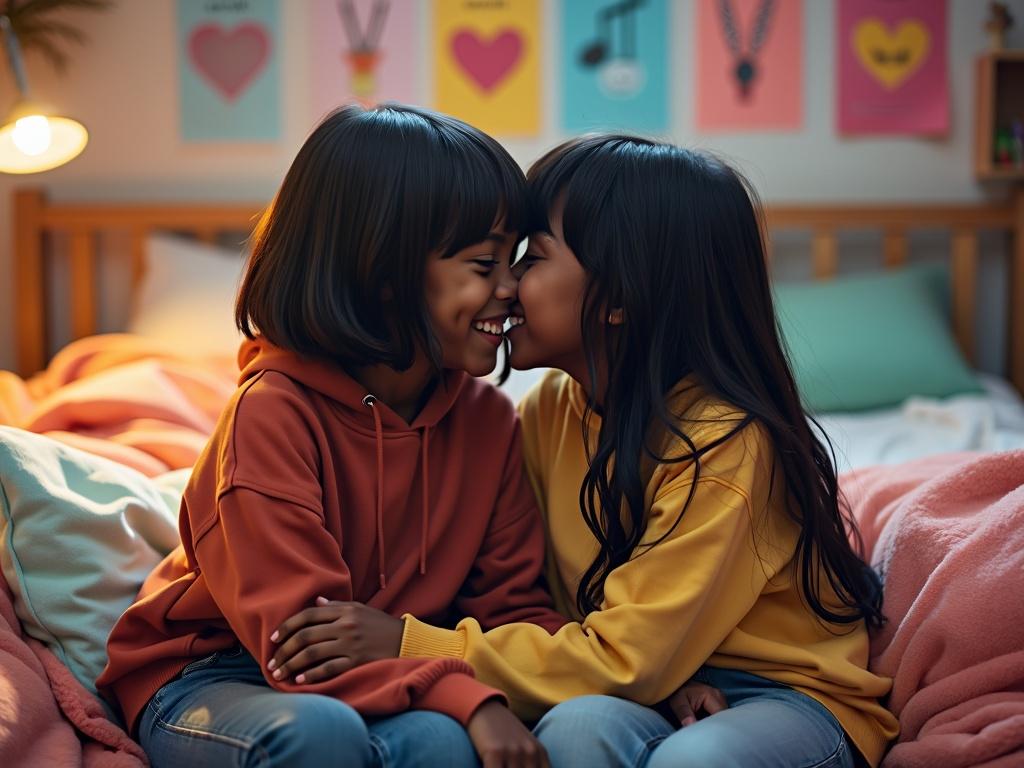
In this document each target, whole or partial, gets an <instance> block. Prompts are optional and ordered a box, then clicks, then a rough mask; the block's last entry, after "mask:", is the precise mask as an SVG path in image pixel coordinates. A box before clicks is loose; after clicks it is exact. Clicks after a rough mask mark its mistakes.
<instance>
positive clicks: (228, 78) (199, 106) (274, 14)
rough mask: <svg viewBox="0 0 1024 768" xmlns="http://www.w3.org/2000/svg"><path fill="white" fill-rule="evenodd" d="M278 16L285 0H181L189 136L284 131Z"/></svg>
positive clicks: (184, 120) (258, 136) (271, 136)
mask: <svg viewBox="0 0 1024 768" xmlns="http://www.w3.org/2000/svg"><path fill="white" fill-rule="evenodd" d="M279 14H280V11H279V8H278V0H178V61H179V70H180V74H179V83H180V96H181V99H180V104H181V135H182V138H183V139H184V140H185V141H188V142H202V141H254V142H270V141H276V140H277V139H278V138H279V137H280V135H281V76H280V64H279V62H280V58H281V53H280V51H279V50H278V48H279V46H280V40H281V36H280V34H279V24H280V21H279Z"/></svg>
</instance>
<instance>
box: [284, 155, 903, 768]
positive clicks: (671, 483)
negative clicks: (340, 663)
mask: <svg viewBox="0 0 1024 768" xmlns="http://www.w3.org/2000/svg"><path fill="white" fill-rule="evenodd" d="M529 180H530V186H531V191H532V197H533V201H534V203H535V209H536V210H535V219H536V220H535V222H534V226H533V232H534V234H533V236H532V237H531V238H530V244H529V248H528V249H527V252H526V255H525V256H524V257H523V259H522V261H521V262H520V264H519V266H518V269H519V275H520V283H519V293H518V304H517V305H516V309H514V310H513V318H512V321H511V329H510V331H509V332H508V339H509V341H510V342H511V346H512V353H511V362H512V365H513V366H514V367H516V368H535V367H541V366H547V367H552V368H556V369H559V370H557V371H555V372H553V373H551V374H549V375H548V376H547V377H546V378H545V379H544V380H543V381H542V382H541V383H540V384H539V385H538V386H537V387H536V388H535V389H534V390H533V391H532V392H531V393H530V394H529V395H527V397H526V398H525V400H524V401H523V403H522V404H521V406H520V413H521V416H522V420H523V435H524V451H525V456H526V465H527V469H528V472H529V474H530V479H531V481H532V483H533V486H534V489H535V490H536V492H537V495H538V498H539V499H540V506H541V509H542V512H543V514H544V517H545V524H546V530H547V534H548V547H549V551H548V568H547V580H548V584H549V586H550V588H551V590H552V592H553V594H554V597H555V602H556V606H557V607H558V608H559V609H560V610H561V611H562V612H563V613H564V614H566V615H567V616H569V617H570V618H571V619H573V621H571V622H570V623H568V624H566V625H565V626H564V627H562V628H561V629H560V630H559V631H558V632H557V633H555V634H553V635H551V634H548V633H547V632H546V631H544V630H543V629H542V628H540V627H537V626H534V625H530V624H508V625H505V626H502V627H498V628H495V629H491V630H489V631H487V632H484V631H482V629H481V628H480V626H479V624H478V623H477V622H476V621H474V620H473V619H468V618H467V619H464V620H463V621H461V622H459V624H458V625H457V626H456V627H455V628H454V629H449V628H443V627H435V626H431V625H428V624H425V623H423V622H420V621H418V620H417V619H416V618H414V617H412V616H406V617H405V619H404V624H399V623H398V622H397V620H388V621H385V620H384V619H383V618H381V617H377V616H373V615H371V614H370V613H369V612H368V609H363V608H358V607H357V608H355V609H351V610H350V609H348V608H346V614H345V615H346V621H347V622H348V626H349V627H350V629H349V630H348V632H347V635H345V636H346V637H347V640H346V641H345V642H342V643H341V644H340V645H337V644H336V645H334V646H332V649H331V653H334V654H340V655H345V656H348V657H349V658H351V659H352V660H353V661H355V662H359V661H361V660H362V659H363V658H366V657H369V656H370V654H371V652H372V649H374V648H375V647H376V648H379V647H381V645H382V644H383V645H384V647H392V646H391V644H397V641H398V637H399V633H400V635H401V638H400V643H401V644H400V649H401V650H400V652H401V655H402V656H409V657H416V656H447V657H454V658H460V659H465V660H466V661H468V662H469V663H470V664H471V665H472V666H473V667H474V669H475V671H476V673H477V676H478V677H479V678H480V679H481V680H482V681H483V682H485V683H487V684H490V685H493V686H495V687H498V688H501V689H502V690H504V691H505V692H507V694H508V696H509V699H510V702H511V705H512V707H513V708H514V709H515V711H517V713H519V714H520V715H521V716H522V717H524V718H526V719H530V720H532V719H536V718H540V722H539V724H538V725H537V729H536V733H537V735H538V737H539V739H540V740H541V742H542V743H543V744H544V746H545V747H546V748H547V751H548V754H549V755H550V758H551V762H552V764H553V765H555V766H556V767H557V766H563V765H564V766H573V765H579V766H599V765H610V766H611V765H630V766H634V765H635V766H646V768H661V767H662V766H665V767H668V766H691V765H692V766H703V767H705V768H706V767H707V766H727V765H728V766H745V767H746V766H780V767H781V766H791V765H799V766H844V767H852V766H855V765H857V764H858V763H862V762H863V763H867V764H869V765H872V766H873V765H877V764H878V762H879V761H880V760H881V757H882V754H883V752H884V750H885V747H886V744H887V742H888V741H889V740H891V739H892V738H893V737H894V736H895V735H896V729H897V724H896V720H895V718H894V717H893V716H892V715H891V714H890V713H889V712H888V711H886V710H885V708H884V707H882V706H881V704H879V702H878V699H879V697H881V696H884V695H885V694H886V693H887V692H888V690H889V684H890V683H889V681H888V680H886V679H883V678H880V677H878V676H876V675H873V674H871V673H870V672H869V671H867V669H866V666H867V661H868V635H867V626H868V625H870V624H878V623H879V622H881V621H882V620H883V616H882V613H881V605H880V597H881V595H880V589H879V586H878V583H877V579H876V578H875V577H874V575H873V574H872V573H871V571H870V570H869V569H868V567H867V566H866V565H865V564H864V563H863V561H862V560H861V559H860V558H859V557H858V556H857V554H856V553H855V552H854V550H853V549H852V548H851V546H850V544H849V542H848V539H847V533H846V527H845V523H846V522H848V521H847V520H846V519H845V518H846V515H845V510H844V507H843V504H842V500H841V498H840V495H839V491H838V488H837V483H836V475H835V471H834V469H833V464H832V462H831V461H830V455H829V451H828V449H827V448H826V446H825V444H823V443H822V441H821V440H819V439H818V438H817V437H816V436H815V433H814V432H813V431H812V429H811V428H810V427H809V426H808V422H807V420H806V418H805V416H804V412H803V409H802V406H801V403H800V398H799V395H798V393H797V391H796V387H795V385H794V382H793V376H792V374H791V372H790V370H789V366H788V363H787V361H786V357H785V354H784V352H783V348H782V345H781V343H780V340H779V335H778V330H777V327H776V322H775V314H774V309H773V305H772V295H771V290H770V287H769V278H768V273H767V270H766V266H765V258H764V243H763V235H762V230H761V227H760V224H759V216H758V209H759V206H758V203H757V200H756V196H755V194H754V193H753V191H752V190H751V189H750V187H749V186H748V185H747V183H746V182H745V181H744V180H743V179H742V177H741V176H740V175H739V174H738V173H736V172H735V171H734V170H733V169H731V168H730V167H728V166H727V165H725V164H723V163H722V162H720V161H718V160H716V159H714V158H712V157H709V156H707V155H705V154H702V153H698V152H692V151H687V150H684V149H680V148H677V147H674V146H671V145H667V144H661V143H656V142H651V141H646V140H643V139H638V138H633V137H628V136H608V135H605V136H595V137H588V138H583V139H576V140H572V141H569V142H567V143H565V144H563V145H561V146H559V147H557V148H556V149H554V150H552V151H551V152H550V153H549V154H548V155H546V156H545V157H543V158H542V159H541V160H540V161H538V162H537V163H536V164H535V165H534V166H533V168H532V169H531V171H530V173H529ZM314 616H315V614H313V613H309V614H306V615H304V616H303V615H300V617H297V618H296V619H295V620H294V621H289V622H286V625H285V627H284V628H283V631H282V632H281V633H280V636H281V640H282V648H281V652H280V654H279V655H280V657H281V658H280V662H279V663H291V664H292V665H293V666H294V665H295V662H289V661H288V660H289V659H293V658H297V657H296V654H297V653H303V651H302V649H303V647H304V646H303V643H302V641H301V640H300V639H299V635H294V634H293V633H295V632H296V631H297V630H298V629H300V628H301V627H302V626H304V625H305V624H308V623H311V622H314V621H317V620H322V619H317V618H314ZM391 622H394V623H391ZM300 634H301V633H300ZM335 634H338V633H335ZM342 634H343V635H344V634H345V633H342ZM325 650H326V649H325ZM303 655H306V654H304V653H303ZM320 655H321V656H322V654H320ZM378 655H379V654H378ZM307 658H308V656H307ZM298 671H300V670H299V669H296V670H295V672H296V673H297V672H298ZM690 679H694V680H696V681H698V682H701V683H705V684H707V685H710V686H714V687H716V688H718V689H719V690H720V691H721V692H722V693H723V694H724V695H725V697H726V699H727V700H728V703H729V708H728V709H725V710H723V711H719V712H716V713H715V714H710V715H709V716H706V717H703V718H701V719H699V720H697V721H696V722H692V723H691V724H685V723H686V722H690V720H689V719H688V718H685V717H684V725H685V727H683V728H678V726H677V723H676V722H675V721H674V720H673V719H672V716H671V713H670V712H669V711H667V709H666V708H665V707H664V706H662V703H663V702H664V700H665V699H666V698H667V697H669V696H670V694H672V693H673V691H675V690H676V689H677V688H679V686H680V685H682V684H683V683H685V682H686V681H687V680H690ZM715 709H717V707H716V708H715Z"/></svg>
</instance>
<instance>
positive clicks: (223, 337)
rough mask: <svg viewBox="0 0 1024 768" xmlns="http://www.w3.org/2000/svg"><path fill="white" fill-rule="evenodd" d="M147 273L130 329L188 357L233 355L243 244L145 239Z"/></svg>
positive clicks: (166, 237) (236, 341)
mask: <svg viewBox="0 0 1024 768" xmlns="http://www.w3.org/2000/svg"><path fill="white" fill-rule="evenodd" d="M145 258H146V272H145V277H144V278H143V280H142V286H141V288H140V291H139V295H138V297H137V299H136V302H135V307H134V311H133V313H132V319H131V321H130V322H129V324H128V332H129V333H135V334H139V335H141V336H146V337H149V338H151V339H156V340H157V341H160V342H162V343H163V344H165V345H166V346H169V347H171V348H172V349H174V350H175V351H177V352H180V353H182V354H188V355H204V356H205V355H230V356H232V357H234V355H235V354H236V353H237V352H238V345H239V343H241V340H242V335H241V334H240V333H239V332H238V329H237V328H235V294H236V293H237V291H238V286H239V283H240V282H241V279H242V270H243V269H244V268H245V259H244V258H243V254H242V247H241V246H240V247H239V248H238V249H237V250H234V249H230V248H218V247H216V246H212V245H206V244H204V243H200V242H197V241H194V240H187V239H185V238H183V237H176V236H174V235H162V234H155V235H151V236H149V237H148V238H146V254H145Z"/></svg>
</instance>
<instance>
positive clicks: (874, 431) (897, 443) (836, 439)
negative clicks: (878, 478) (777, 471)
mask: <svg viewBox="0 0 1024 768" xmlns="http://www.w3.org/2000/svg"><path fill="white" fill-rule="evenodd" d="M979 378H980V380H981V382H982V384H983V385H984V387H985V390H986V391H985V394H983V395H959V396H956V397H950V398H946V399H944V400H934V399H931V398H919V397H914V398H910V399H909V400H907V401H906V402H905V403H903V405H901V406H899V407H898V408H890V409H886V410H878V411H867V412H864V413H856V414H825V415H823V416H822V417H820V418H819V419H818V421H819V422H820V423H821V425H822V427H823V428H824V430H825V433H826V434H827V435H828V436H829V438H830V439H831V441H832V445H833V446H834V448H835V451H836V462H837V465H838V466H837V469H838V470H839V471H840V472H845V471H847V470H850V469H857V468H860V467H866V466H871V465H873V464H896V463H899V462H901V461H910V460H911V459H917V458H921V457H923V456H930V455H933V454H937V453H950V452H954V451H1005V450H1010V449H1012V448H1024V400H1021V397H1020V395H1018V394H1017V392H1016V391H1015V390H1014V389H1013V387H1012V386H1011V385H1010V384H1009V383H1008V382H1006V381H1004V380H1003V379H1000V378H998V377H995V376H989V375H987V374H979Z"/></svg>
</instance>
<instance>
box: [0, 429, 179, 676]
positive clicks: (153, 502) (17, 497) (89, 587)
mask: <svg viewBox="0 0 1024 768" xmlns="http://www.w3.org/2000/svg"><path fill="white" fill-rule="evenodd" d="M187 479H188V471H187V470H185V471H178V472H173V473H168V474H167V475H164V476H163V477H162V478H158V479H150V478H147V477H145V476H144V475H142V474H140V473H138V472H136V471H135V470H133V469H129V468H128V467H125V466H122V465H120V464H117V463H115V462H113V461H110V460H108V459H104V458H100V457H98V456H94V455H92V454H89V453H85V452H84V451H81V450H78V449H77V448H71V447H70V446H67V445H64V444H63V443H59V442H57V441H56V440H51V439H50V438H48V437H44V436H42V435H37V434H33V433H31V432H25V431H23V430H20V429H14V428H12V427H0V533H2V536H0V567H2V569H3V575H4V578H6V579H7V583H8V584H9V585H10V587H11V591H12V592H13V593H14V608H15V611H16V612H17V614H18V618H19V619H20V620H21V624H22V626H23V627H24V629H25V632H26V633H28V634H29V635H30V636H32V637H34V638H36V639H38V640H40V641H41V642H43V643H45V644H46V645H47V647H49V648H50V650H51V651H53V652H54V654H55V655H56V656H57V658H59V659H60V660H61V661H62V662H64V664H66V665H67V666H68V668H69V669H70V670H71V672H72V673H73V674H74V675H75V677H76V678H78V680H79V682H81V683H82V685H84V686H85V687H86V689H87V690H89V691H91V692H93V693H95V692H96V683H95V681H96V678H97V676H99V674H100V672H101V671H102V670H103V667H104V666H105V665H106V663H107V648H106V646H107V636H108V635H109V634H110V630H111V628H113V626H114V622H115V621H117V619H118V617H119V616H120V615H121V613H122V612H124V610H125V609H126V608H127V607H128V606H129V605H130V604H131V602H132V601H133V600H134V599H135V595H136V594H137V593H138V591H139V587H140V586H142V581H143V580H144V579H145V578H146V576H147V575H149V572H150V571H151V570H152V569H153V567H154V566H156V564H157V563H159V562H160V560H161V559H162V558H163V556H164V555H165V554H166V553H167V552H169V551H170V550H171V549H173V548H174V547H175V546H177V544H178V524H177V519H178V506H179V503H180V500H181V492H182V490H183V488H184V484H185V482H187Z"/></svg>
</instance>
